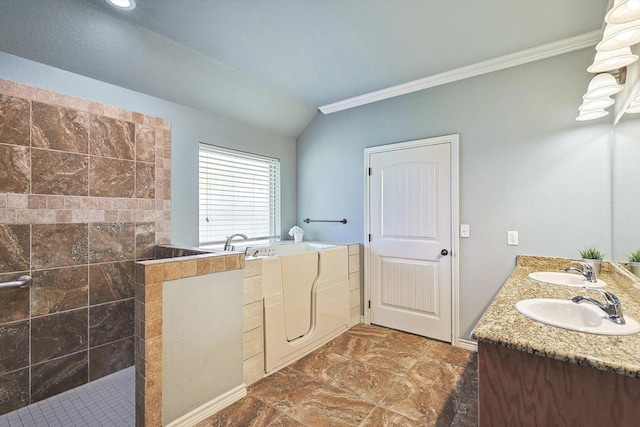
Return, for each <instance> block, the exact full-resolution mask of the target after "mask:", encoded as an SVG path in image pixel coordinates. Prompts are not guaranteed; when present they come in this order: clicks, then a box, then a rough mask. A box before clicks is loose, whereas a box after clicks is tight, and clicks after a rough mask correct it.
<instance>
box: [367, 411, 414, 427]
mask: <svg viewBox="0 0 640 427" xmlns="http://www.w3.org/2000/svg"><path fill="white" fill-rule="evenodd" d="M382 426H384V427H423V426H424V424H422V423H419V422H417V421H414V420H412V419H411V418H407V417H405V416H403V415H400V414H396V413H395V412H393V411H389V410H386V409H384V408H380V407H377V408H375V409H374V410H373V411H372V412H371V413H370V414H369V415H368V416H367V418H366V419H365V420H364V421H363V422H362V424H360V425H359V427H382Z"/></svg>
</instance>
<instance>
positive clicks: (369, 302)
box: [369, 300, 371, 308]
mask: <svg viewBox="0 0 640 427" xmlns="http://www.w3.org/2000/svg"><path fill="white" fill-rule="evenodd" d="M369 308H371V300H369Z"/></svg>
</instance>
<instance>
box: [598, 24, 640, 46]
mask: <svg viewBox="0 0 640 427" xmlns="http://www.w3.org/2000/svg"><path fill="white" fill-rule="evenodd" d="M638 42H640V20H637V21H632V22H628V23H626V24H608V25H607V26H606V27H605V29H604V35H603V36H602V41H601V42H600V43H598V44H597V45H596V49H598V50H599V51H605V50H616V49H620V48H623V47H628V46H631V45H634V44H636V43H638Z"/></svg>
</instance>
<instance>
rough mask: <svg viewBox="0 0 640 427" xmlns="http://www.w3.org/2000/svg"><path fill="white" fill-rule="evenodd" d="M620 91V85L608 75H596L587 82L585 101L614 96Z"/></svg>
mask: <svg viewBox="0 0 640 427" xmlns="http://www.w3.org/2000/svg"><path fill="white" fill-rule="evenodd" d="M621 90H622V85H619V84H618V81H617V80H616V78H615V77H613V76H612V75H611V74H609V73H601V74H596V75H595V76H594V77H593V78H592V79H591V81H590V82H589V87H588V88H587V93H586V94H585V95H584V96H583V98H585V99H597V98H603V97H606V96H611V95H615V94H616V93H618V92H620V91H621Z"/></svg>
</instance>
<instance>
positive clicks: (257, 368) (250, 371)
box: [242, 353, 264, 385]
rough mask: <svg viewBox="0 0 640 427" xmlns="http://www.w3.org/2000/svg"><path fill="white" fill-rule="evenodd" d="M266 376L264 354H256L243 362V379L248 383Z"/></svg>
mask: <svg viewBox="0 0 640 427" xmlns="http://www.w3.org/2000/svg"><path fill="white" fill-rule="evenodd" d="M263 376H264V354H262V353H260V354H256V355H255V356H253V357H250V358H249V359H247V360H244V361H243V362H242V380H243V381H244V383H245V384H246V385H251V384H254V383H255V382H257V381H259V380H261V379H262V377H263Z"/></svg>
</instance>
